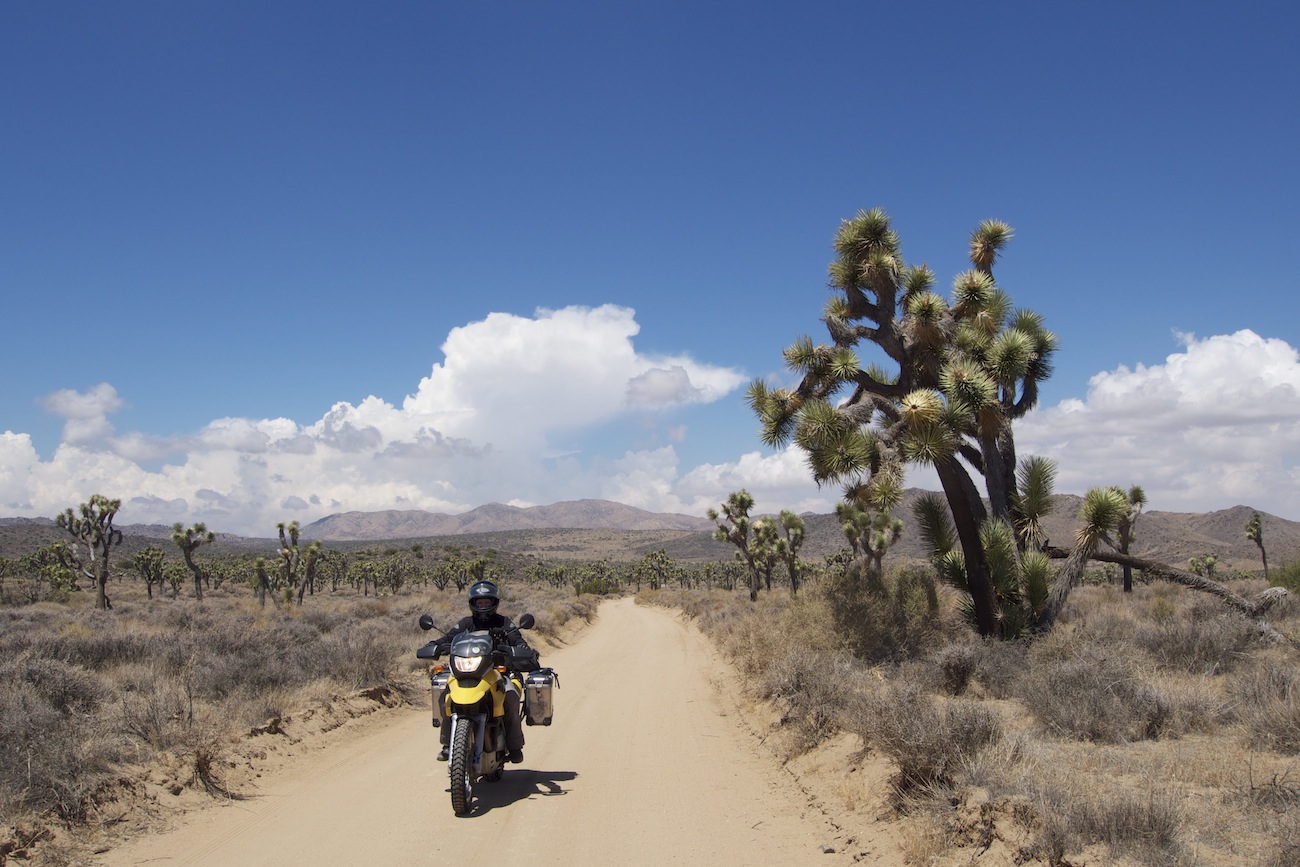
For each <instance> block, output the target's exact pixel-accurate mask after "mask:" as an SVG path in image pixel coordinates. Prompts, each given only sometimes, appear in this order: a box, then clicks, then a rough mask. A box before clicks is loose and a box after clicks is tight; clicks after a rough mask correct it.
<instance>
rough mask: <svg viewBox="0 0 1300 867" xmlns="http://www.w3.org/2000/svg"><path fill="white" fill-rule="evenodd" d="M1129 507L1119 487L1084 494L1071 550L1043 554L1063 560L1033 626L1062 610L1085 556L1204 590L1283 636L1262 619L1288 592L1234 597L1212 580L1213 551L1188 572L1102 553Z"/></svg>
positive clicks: (1045, 624) (1274, 637) (1269, 633)
mask: <svg viewBox="0 0 1300 867" xmlns="http://www.w3.org/2000/svg"><path fill="white" fill-rule="evenodd" d="M1130 506H1131V503H1130V501H1129V498H1128V497H1127V496H1126V495H1125V494H1124V492H1123V491H1121V490H1120V489H1119V488H1094V489H1093V490H1091V491H1089V492H1088V493H1087V495H1086V496H1085V497H1084V500H1083V505H1082V506H1081V507H1080V509H1079V520H1080V522H1081V526H1080V528H1079V531H1078V533H1077V537H1076V540H1075V546H1074V548H1073V550H1070V551H1064V550H1061V549H1055V548H1053V549H1049V550H1048V551H1047V552H1046V553H1048V554H1050V556H1052V557H1059V558H1065V566H1064V567H1063V568H1062V569H1061V571H1060V573H1059V574H1058V575H1057V576H1056V580H1055V582H1054V583H1053V585H1052V592H1051V596H1050V598H1049V599H1048V602H1047V605H1046V606H1045V607H1044V609H1043V612H1042V614H1041V615H1040V616H1039V618H1038V623H1037V627H1038V629H1039V630H1046V629H1048V628H1050V627H1051V625H1052V623H1053V621H1054V620H1055V619H1056V617H1057V616H1058V615H1059V614H1060V612H1061V609H1062V608H1064V607H1065V602H1066V599H1067V598H1068V596H1069V593H1070V590H1071V589H1072V588H1073V587H1074V585H1075V584H1076V583H1077V582H1078V580H1079V578H1080V577H1082V575H1083V570H1084V568H1085V567H1086V566H1087V563H1088V560H1098V561H1101V562H1103V563H1118V564H1120V565H1126V564H1127V565H1130V566H1133V567H1134V568H1136V569H1141V570H1142V571H1143V572H1145V573H1146V574H1147V575H1149V576H1151V577H1152V578H1157V579H1160V580H1164V581H1170V582H1172V583H1175V584H1181V585H1183V586H1184V587H1188V588H1191V589H1192V590H1199V591H1201V592H1202V593H1209V594H1211V595H1212V596H1216V597H1218V598H1219V600H1220V601H1222V602H1223V603H1225V604H1226V605H1228V606H1229V607H1230V608H1232V609H1233V610H1234V611H1236V612H1238V613H1239V614H1242V615H1244V616H1246V617H1248V618H1250V619H1251V620H1253V621H1255V627H1256V629H1257V630H1258V633H1259V635H1261V636H1262V637H1264V638H1266V639H1268V640H1270V641H1274V642H1279V643H1281V642H1286V641H1287V640H1288V639H1287V638H1286V637H1285V636H1283V635H1281V634H1280V633H1279V632H1278V631H1277V630H1275V629H1273V628H1272V627H1271V626H1269V624H1268V623H1267V622H1266V621H1265V619H1264V616H1265V615H1266V614H1267V613H1268V611H1269V609H1270V608H1272V607H1273V605H1275V604H1276V603H1277V602H1278V600H1280V599H1282V598H1284V597H1285V596H1286V595H1287V592H1286V590H1285V589H1283V588H1281V587H1269V588H1268V589H1266V590H1264V591H1263V592H1261V593H1257V594H1256V595H1255V596H1254V598H1251V599H1247V598H1245V597H1243V596H1239V595H1237V594H1236V593H1234V592H1232V591H1231V590H1229V589H1228V588H1227V587H1225V586H1223V585H1222V584H1219V583H1218V582H1216V581H1214V580H1213V579H1214V568H1215V565H1216V564H1217V563H1218V559H1219V558H1218V557H1217V556H1216V555H1214V554H1206V555H1205V556H1204V557H1193V558H1192V559H1191V560H1190V561H1189V562H1188V568H1189V569H1190V570H1191V571H1186V572H1185V571H1183V570H1181V569H1176V568H1174V567H1172V566H1169V565H1167V564H1165V563H1158V562H1156V561H1154V560H1146V559H1144V558H1140V557H1134V556H1132V555H1129V554H1121V553H1119V552H1118V551H1117V550H1112V551H1106V550H1104V549H1103V548H1101V546H1100V543H1103V542H1104V543H1106V545H1108V546H1109V547H1110V548H1111V549H1116V548H1118V545H1117V544H1116V543H1115V541H1114V540H1113V539H1112V535H1111V534H1112V533H1113V532H1114V531H1115V529H1116V528H1117V527H1118V526H1119V523H1120V519H1121V517H1122V516H1123V515H1124V514H1126V512H1127V510H1128V509H1129V508H1130Z"/></svg>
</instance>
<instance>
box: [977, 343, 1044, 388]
mask: <svg viewBox="0 0 1300 867" xmlns="http://www.w3.org/2000/svg"><path fill="white" fill-rule="evenodd" d="M1034 355H1035V341H1034V338H1033V336H1032V335H1030V334H1026V333H1025V332H1023V331H1016V330H1008V331H1002V332H999V333H998V335H997V337H995V338H994V339H993V342H992V344H991V345H990V346H989V350H988V354H987V356H986V357H985V363H986V364H987V365H988V368H989V373H990V375H991V376H992V377H993V379H995V380H996V381H997V382H1001V383H1011V382H1015V381H1017V380H1019V379H1020V378H1021V377H1023V376H1025V375H1026V374H1027V373H1028V371H1029V365H1030V362H1032V361H1033V360H1034Z"/></svg>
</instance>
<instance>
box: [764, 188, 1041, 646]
mask: <svg viewBox="0 0 1300 867" xmlns="http://www.w3.org/2000/svg"><path fill="white" fill-rule="evenodd" d="M1011 234H1012V232H1011V227H1010V226H1008V225H1006V224H1005V223H1001V222H997V221H992V220H989V221H985V222H983V223H981V224H980V226H979V228H977V229H976V230H975V231H974V232H973V233H972V234H971V236H970V260H971V265H972V266H973V267H972V269H971V270H969V271H967V272H965V273H963V274H960V275H958V277H957V278H956V280H955V281H954V283H953V294H952V299H951V301H948V300H945V299H944V298H942V297H940V296H939V295H938V294H937V293H936V292H935V291H934V282H935V281H934V274H933V273H932V272H931V271H930V270H929V269H928V268H927V267H925V266H924V265H921V266H917V267H909V266H907V265H906V264H905V263H904V261H903V256H902V246H901V244H900V241H899V238H898V235H897V233H896V232H895V231H894V229H893V228H892V226H891V225H890V222H889V218H888V216H887V215H886V214H885V213H884V212H883V211H879V210H874V211H863V212H859V213H858V214H857V216H855V217H854V218H853V219H851V220H846V221H845V222H844V223H843V224H841V226H840V229H839V232H838V233H837V234H836V237H835V244H834V246H835V252H836V258H835V260H834V261H833V262H832V263H831V266H830V284H831V287H832V289H834V290H835V295H834V297H833V298H832V299H831V300H830V302H829V303H828V304H827V306H826V310H825V315H824V317H823V321H824V322H825V323H826V327H827V330H828V331H829V334H830V338H831V344H830V345H820V346H815V345H814V344H813V342H812V340H811V339H809V338H807V337H803V338H800V339H799V340H797V341H796V342H795V343H794V345H792V346H791V347H789V348H788V349H787V350H786V351H785V359H786V363H787V364H788V365H789V366H790V368H791V369H792V370H794V371H796V372H798V373H800V374H801V375H802V379H801V381H800V382H799V384H798V386H796V387H795V388H793V389H784V388H778V389H771V388H769V387H768V386H767V385H766V384H765V383H763V382H761V381H756V382H754V383H753V384H752V385H751V386H750V389H749V401H750V405H751V406H752V407H753V409H754V411H755V412H756V413H757V415H758V416H759V418H760V419H761V420H762V423H763V434H762V435H763V439H764V441H765V442H767V443H768V444H769V445H774V446H775V445H784V444H786V443H788V442H791V441H793V442H794V443H795V444H797V445H799V446H800V447H801V448H802V449H803V450H804V451H805V452H806V453H807V455H808V463H809V466H810V468H811V470H812V474H813V477H814V478H815V479H816V480H817V481H818V482H819V483H820V482H837V483H840V484H843V485H844V486H845V492H846V499H855V500H857V501H859V502H861V503H864V504H867V505H870V506H872V507H874V508H877V509H886V510H887V509H889V508H890V507H891V506H892V505H893V504H894V503H897V502H898V500H899V499H900V498H901V494H902V483H903V478H904V472H905V467H906V466H907V465H908V464H911V463H917V464H928V465H930V466H932V467H934V469H935V471H936V473H937V475H938V477H939V482H940V484H941V485H942V487H943V492H944V497H945V498H946V500H947V505H948V509H949V511H950V513H951V519H952V522H953V527H954V534H955V535H954V541H955V543H956V544H957V545H959V546H960V551H959V554H960V558H961V561H960V565H961V570H962V575H963V583H964V585H965V590H966V592H967V593H969V594H970V597H971V603H972V606H971V610H972V613H973V615H974V617H975V620H976V622H977V626H978V629H979V631H980V633H981V634H984V635H994V634H997V633H999V631H1000V623H999V618H998V603H997V599H996V596H995V592H994V587H993V584H992V580H991V575H990V567H989V562H988V558H987V556H986V554H985V551H984V548H983V546H982V544H981V542H980V525H981V524H982V523H983V522H984V520H985V519H986V518H987V517H989V514H990V512H991V515H992V517H994V518H999V519H1003V520H1005V521H1007V522H1009V523H1010V524H1011V526H1012V527H1014V528H1015V529H1016V531H1017V532H1018V533H1023V528H1024V527H1025V526H1026V524H1027V523H1029V522H1031V521H1032V516H1030V515H1027V514H1026V513H1025V511H1024V504H1025V498H1024V493H1025V492H1023V491H1021V490H1019V489H1018V488H1017V479H1016V473H1017V469H1018V466H1017V460H1016V450H1015V442H1014V439H1013V437H1012V431H1011V425H1012V422H1014V421H1015V420H1016V419H1018V418H1020V417H1021V416H1023V415H1024V414H1025V413H1026V412H1028V411H1029V410H1030V409H1031V408H1032V407H1033V406H1034V405H1035V404H1036V403H1037V401H1038V386H1039V383H1040V382H1041V381H1043V380H1044V379H1046V378H1047V377H1048V376H1049V375H1050V373H1051V357H1052V354H1053V353H1054V352H1055V350H1056V345H1057V339H1056V336H1055V335H1053V334H1052V333H1051V332H1050V331H1048V330H1047V329H1046V328H1044V326H1043V320H1042V317H1040V316H1039V315H1038V314H1036V313H1034V312H1032V311H1027V310H1025V311H1015V312H1013V311H1012V308H1011V300H1010V298H1009V297H1008V296H1007V295H1006V293H1005V292H1003V291H1002V290H1001V289H999V288H998V286H997V284H996V283H995V282H994V279H993V264H994V262H995V261H996V260H997V258H998V255H999V254H1000V253H1001V251H1002V248H1003V247H1004V246H1005V245H1006V243H1007V242H1008V241H1009V240H1010V238H1011ZM859 345H869V346H870V347H874V349H875V350H876V351H878V352H879V353H882V354H883V358H884V360H885V361H886V362H887V364H888V365H889V366H888V368H887V369H886V368H882V367H878V366H876V365H875V364H872V365H870V366H864V364H863V361H862V359H860V358H859V355H858V352H857V347H858V346H859ZM845 391H847V392H848V397H847V398H844V397H842V396H841V393H842V392H845ZM972 473H973V474H974V475H976V476H982V477H983V481H984V494H986V495H987V497H988V501H989V507H988V508H986V507H985V505H984V501H983V494H981V491H980V490H979V488H978V487H976V484H975V481H974V478H973V476H972Z"/></svg>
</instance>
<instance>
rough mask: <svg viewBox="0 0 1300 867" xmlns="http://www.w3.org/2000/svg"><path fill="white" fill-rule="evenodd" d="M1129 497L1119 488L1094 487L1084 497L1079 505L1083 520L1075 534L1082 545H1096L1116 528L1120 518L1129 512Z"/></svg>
mask: <svg viewBox="0 0 1300 867" xmlns="http://www.w3.org/2000/svg"><path fill="white" fill-rule="evenodd" d="M1128 505H1129V504H1128V498H1127V497H1126V496H1125V495H1124V492H1123V491H1121V490H1120V489H1119V488H1093V489H1092V490H1090V491H1088V493H1087V494H1085V495H1084V497H1083V505H1081V506H1080V507H1079V520H1080V521H1081V522H1082V524H1083V526H1081V527H1080V528H1079V530H1078V532H1077V533H1076V534H1075V535H1076V539H1077V541H1078V544H1079V545H1080V546H1081V547H1087V546H1095V545H1096V544H1097V541H1098V540H1099V539H1101V538H1102V537H1103V536H1104V535H1105V534H1107V533H1109V532H1110V531H1112V530H1114V529H1115V525H1116V524H1118V523H1119V519H1120V518H1121V517H1123V516H1124V515H1125V514H1127V512H1128Z"/></svg>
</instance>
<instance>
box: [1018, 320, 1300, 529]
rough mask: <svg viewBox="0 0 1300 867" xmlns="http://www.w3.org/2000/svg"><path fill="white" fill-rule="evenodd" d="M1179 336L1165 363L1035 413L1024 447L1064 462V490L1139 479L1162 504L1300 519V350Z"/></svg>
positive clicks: (1101, 379) (1153, 502) (1126, 373)
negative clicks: (1244, 509)
mask: <svg viewBox="0 0 1300 867" xmlns="http://www.w3.org/2000/svg"><path fill="white" fill-rule="evenodd" d="M1180 338H1181V340H1182V342H1183V345H1184V349H1183V351H1182V352H1178V353H1174V354H1172V355H1170V356H1168V358H1166V359H1165V362H1164V364H1159V365H1153V366H1150V367H1148V366H1145V365H1138V366H1137V367H1135V368H1133V369H1129V368H1128V367H1125V366H1120V367H1118V368H1116V369H1115V370H1113V371H1108V372H1103V373H1098V374H1097V375H1096V376H1094V377H1092V379H1091V380H1090V381H1089V383H1088V393H1087V395H1086V396H1085V397H1084V398H1082V399H1072V400H1068V401H1062V402H1061V403H1059V404H1057V405H1056V406H1055V407H1051V408H1049V409H1043V410H1040V411H1037V412H1035V413H1033V414H1031V415H1030V416H1028V417H1027V418H1025V419H1024V421H1023V422H1021V423H1020V424H1019V425H1018V426H1017V428H1016V444H1017V448H1018V449H1019V451H1020V453H1021V454H1039V455H1044V456H1047V457H1050V458H1052V459H1054V460H1055V461H1056V462H1057V466H1058V469H1059V475H1058V479H1057V488H1058V490H1062V491H1070V492H1076V493H1081V492H1083V491H1085V490H1087V489H1088V488H1090V487H1094V486H1097V485H1119V486H1120V487H1124V488H1127V487H1128V486H1130V485H1141V486H1142V488H1143V490H1144V491H1145V492H1146V495H1147V499H1148V502H1149V504H1150V505H1149V508H1152V509H1159V510H1162V511H1178V512H1183V511H1186V512H1201V511H1211V510H1214V509H1223V508H1228V507H1230V506H1234V505H1238V504H1241V505H1248V506H1253V507H1255V508H1258V509H1262V510H1264V511H1267V512H1271V513H1273V514H1277V515H1281V516H1283V517H1293V516H1300V492H1298V491H1300V485H1297V483H1298V482H1300V354H1298V353H1297V351H1296V349H1295V348H1294V347H1292V346H1290V345H1289V344H1287V343H1286V342H1285V341H1283V340H1278V339H1266V338H1263V337H1260V336H1259V335H1258V334H1256V333H1255V332H1253V331H1249V330H1243V331H1238V332H1236V333H1235V334H1226V335H1218V336H1214V337H1208V338H1204V339H1197V338H1196V337H1194V336H1192V335H1181V336H1180Z"/></svg>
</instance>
